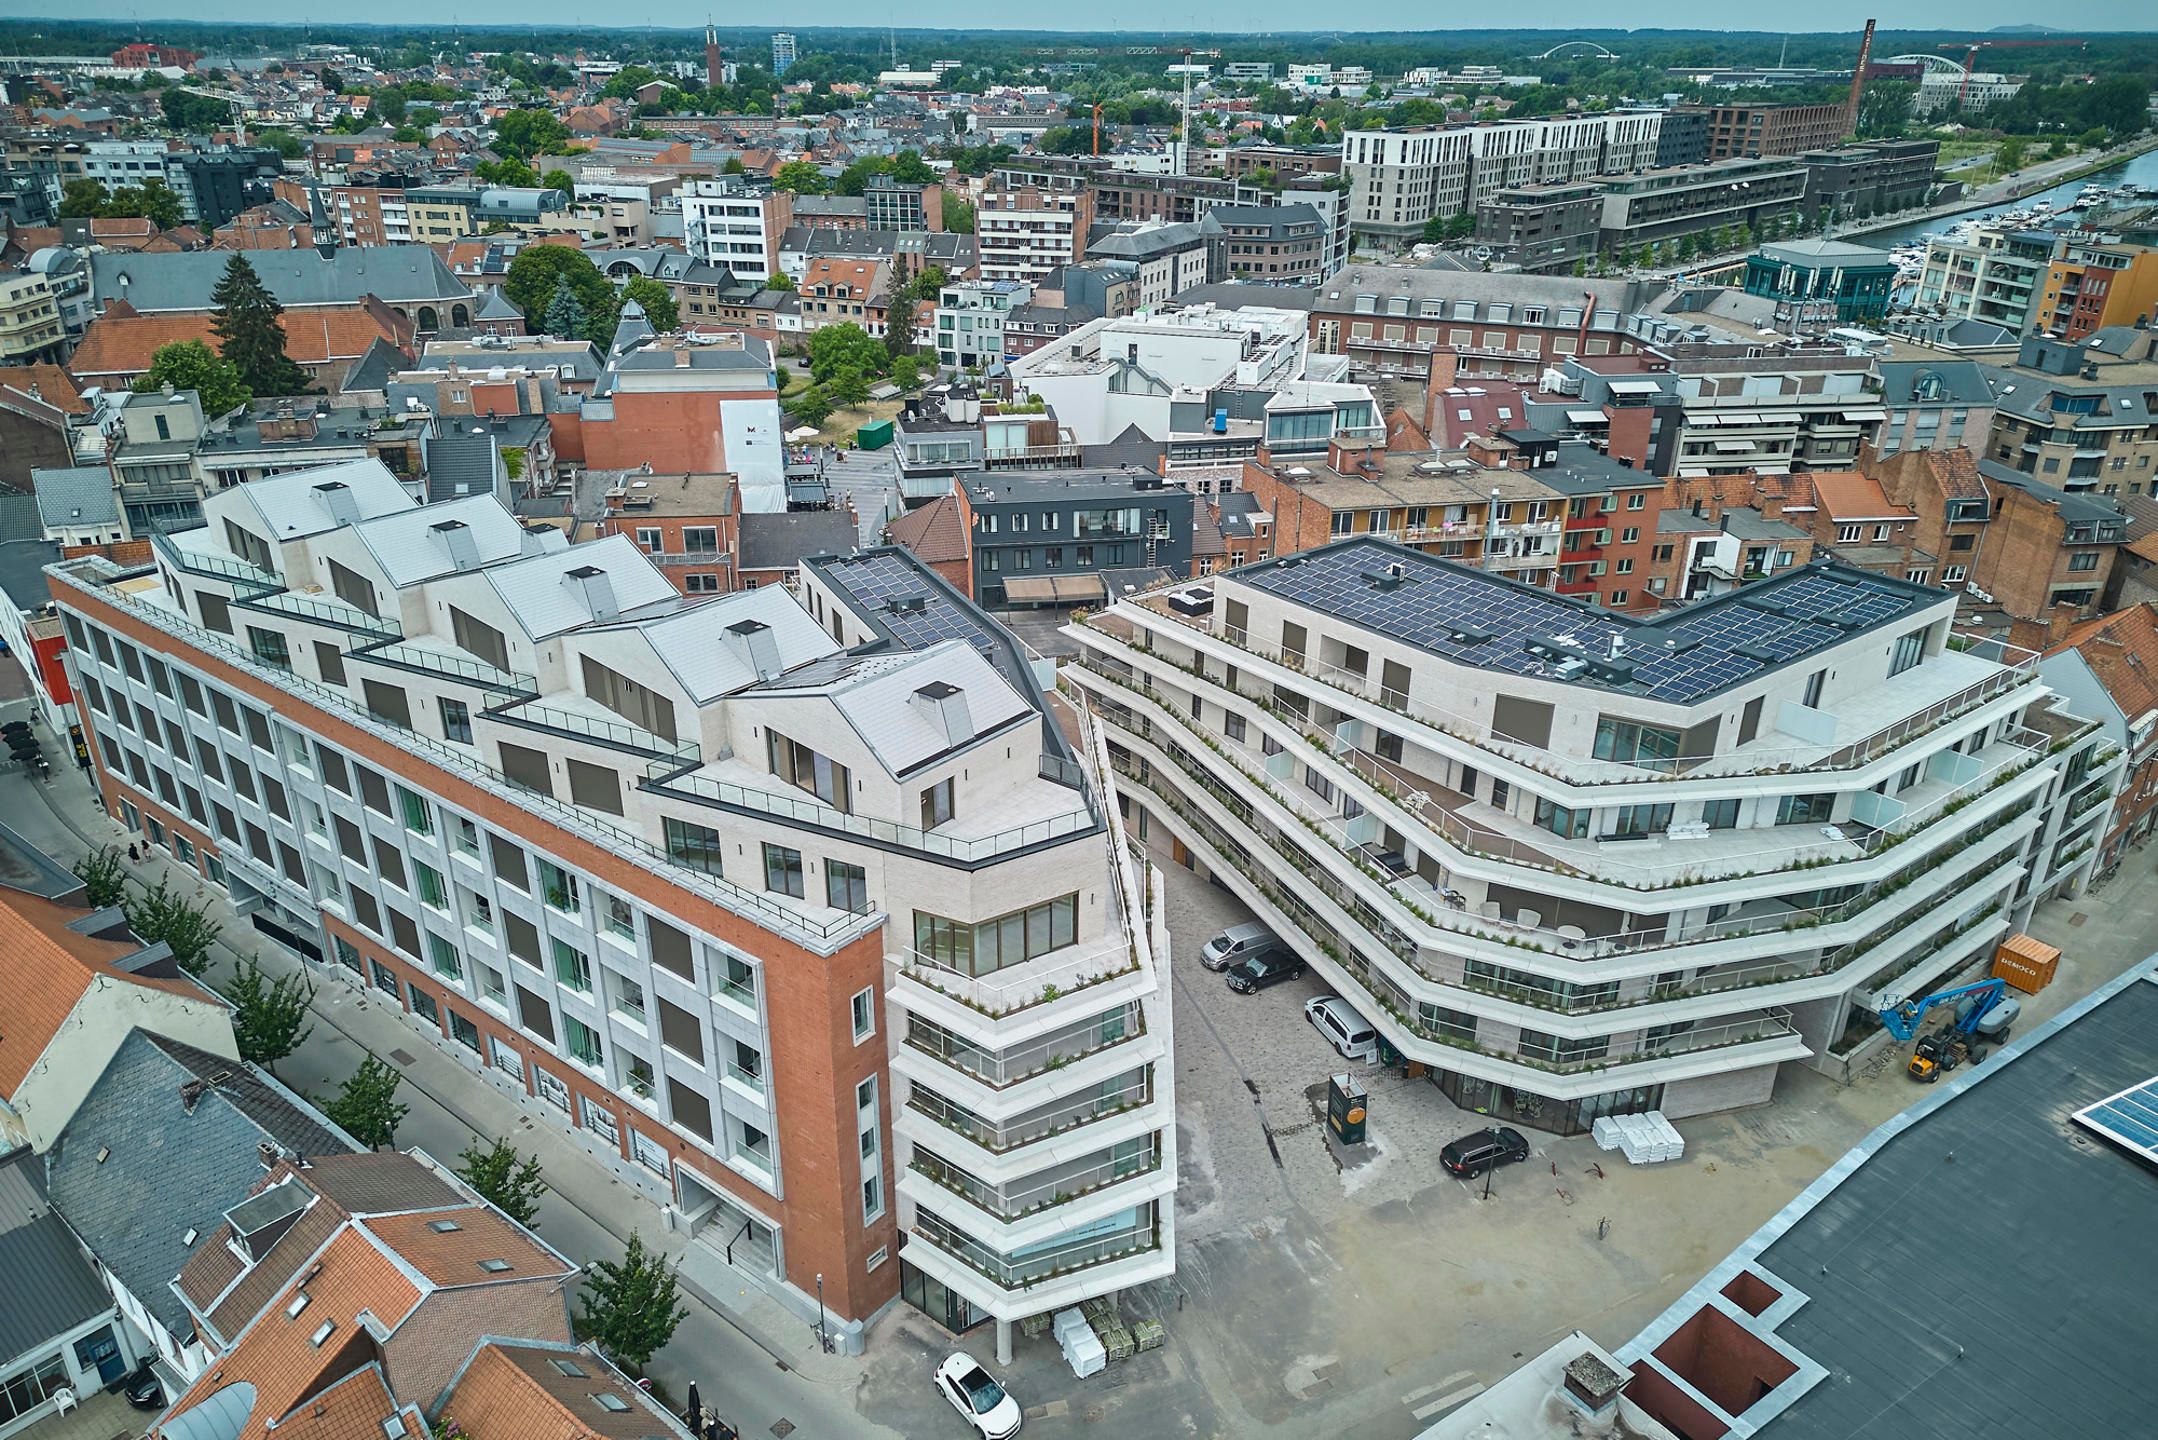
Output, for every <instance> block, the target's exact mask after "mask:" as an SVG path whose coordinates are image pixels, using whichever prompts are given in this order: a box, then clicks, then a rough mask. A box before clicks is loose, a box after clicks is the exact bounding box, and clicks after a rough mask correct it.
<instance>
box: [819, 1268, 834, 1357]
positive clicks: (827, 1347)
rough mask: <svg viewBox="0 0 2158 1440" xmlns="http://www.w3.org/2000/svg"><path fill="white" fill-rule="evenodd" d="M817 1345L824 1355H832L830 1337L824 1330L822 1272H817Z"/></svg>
mask: <svg viewBox="0 0 2158 1440" xmlns="http://www.w3.org/2000/svg"><path fill="white" fill-rule="evenodd" d="M817 1344H818V1345H819V1346H820V1347H821V1348H822V1349H823V1351H824V1353H825V1354H827V1355H829V1354H831V1353H832V1337H831V1335H830V1333H829V1332H827V1331H826V1330H825V1328H824V1272H823V1271H822V1270H819V1271H818V1272H817Z"/></svg>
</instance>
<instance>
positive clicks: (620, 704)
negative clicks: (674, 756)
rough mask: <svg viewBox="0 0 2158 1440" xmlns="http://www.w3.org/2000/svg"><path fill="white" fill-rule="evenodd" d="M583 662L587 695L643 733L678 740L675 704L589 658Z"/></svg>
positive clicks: (585, 658) (585, 657)
mask: <svg viewBox="0 0 2158 1440" xmlns="http://www.w3.org/2000/svg"><path fill="white" fill-rule="evenodd" d="M579 658H580V659H581V660H582V661H583V664H584V693H585V694H587V695H589V696H591V697H592V698H593V699H594V700H597V701H598V702H599V703H600V704H602V705H604V706H606V707H607V708H608V709H609V710H612V711H613V712H614V713H615V714H617V715H619V716H621V717H622V718H623V719H624V720H627V721H629V723H630V724H632V725H635V726H637V727H638V728H639V729H642V730H649V731H650V732H651V733H653V734H654V735H660V736H664V737H665V738H667V739H669V740H672V739H674V738H675V734H674V702H673V701H671V700H669V699H668V698H667V697H666V696H664V695H661V694H658V693H656V692H654V691H652V690H649V689H647V688H646V687H644V686H642V685H640V684H638V683H637V682H636V681H634V680H632V679H630V678H629V677H628V676H627V675H619V674H617V673H615V672H614V671H613V670H610V669H608V668H607V667H606V666H605V665H602V664H600V663H599V662H598V661H597V660H594V659H593V658H592V657H591V656H589V655H585V656H581V657H579Z"/></svg>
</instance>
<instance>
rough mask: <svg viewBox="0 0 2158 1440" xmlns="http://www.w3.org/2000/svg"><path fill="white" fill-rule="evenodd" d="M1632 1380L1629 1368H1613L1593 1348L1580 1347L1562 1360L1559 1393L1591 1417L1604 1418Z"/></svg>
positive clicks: (1616, 1407) (1613, 1410)
mask: <svg viewBox="0 0 2158 1440" xmlns="http://www.w3.org/2000/svg"><path fill="white" fill-rule="evenodd" d="M1584 1343H1586V1341H1585V1340H1584ZM1632 1380H1633V1371H1631V1370H1628V1369H1625V1368H1623V1367H1618V1368H1614V1367H1613V1366H1612V1365H1611V1364H1610V1363H1609V1362H1607V1361H1606V1360H1605V1359H1604V1358H1603V1357H1602V1356H1601V1355H1599V1354H1597V1353H1596V1352H1595V1351H1593V1350H1586V1349H1584V1350H1583V1351H1582V1352H1581V1353H1580V1354H1579V1355H1576V1356H1575V1357H1574V1358H1573V1359H1571V1360H1569V1361H1567V1362H1566V1369H1565V1370H1564V1371H1563V1372H1562V1374H1561V1378H1560V1382H1559V1393H1560V1394H1562V1395H1564V1396H1565V1397H1566V1399H1567V1400H1568V1401H1569V1402H1570V1403H1571V1404H1572V1405H1573V1406H1574V1407H1575V1408H1576V1409H1578V1410H1580V1411H1581V1412H1582V1413H1583V1414H1585V1415H1587V1416H1589V1417H1590V1418H1591V1419H1599V1420H1600V1419H1608V1418H1610V1417H1611V1416H1612V1415H1614V1414H1615V1413H1616V1412H1617V1410H1618V1403H1619V1397H1620V1396H1621V1395H1622V1394H1624V1393H1625V1390H1626V1386H1627V1385H1628V1384H1629V1383H1630V1382H1631V1381H1632Z"/></svg>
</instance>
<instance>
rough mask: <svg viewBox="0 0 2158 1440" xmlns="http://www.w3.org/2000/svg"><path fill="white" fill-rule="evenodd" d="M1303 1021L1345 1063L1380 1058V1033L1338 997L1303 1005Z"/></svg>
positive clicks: (1334, 996)
mask: <svg viewBox="0 0 2158 1440" xmlns="http://www.w3.org/2000/svg"><path fill="white" fill-rule="evenodd" d="M1304 1018H1305V1019H1306V1020H1309V1021H1310V1022H1311V1023H1312V1024H1313V1025H1315V1026H1317V1027H1318V1030H1319V1033H1320V1034H1321V1035H1324V1036H1325V1037H1326V1043H1327V1044H1329V1045H1331V1046H1333V1047H1334V1048H1335V1049H1336V1050H1339V1051H1340V1052H1341V1057H1342V1058H1343V1059H1344V1060H1376V1059H1378V1058H1379V1032H1378V1031H1377V1030H1376V1029H1374V1028H1373V1027H1372V1024H1371V1022H1370V1021H1369V1020H1366V1019H1365V1018H1364V1017H1363V1016H1361V1015H1359V1014H1357V1013H1356V1007H1355V1006H1353V1005H1351V1004H1350V1003H1349V1002H1348V1001H1346V1000H1344V999H1342V998H1341V997H1340V996H1339V995H1319V996H1315V997H1313V998H1312V999H1309V1000H1306V1001H1305V1002H1304Z"/></svg>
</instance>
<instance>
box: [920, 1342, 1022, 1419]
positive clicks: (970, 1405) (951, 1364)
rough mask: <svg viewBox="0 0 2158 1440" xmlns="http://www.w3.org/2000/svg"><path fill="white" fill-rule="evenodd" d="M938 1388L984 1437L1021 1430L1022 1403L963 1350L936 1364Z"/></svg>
mask: <svg viewBox="0 0 2158 1440" xmlns="http://www.w3.org/2000/svg"><path fill="white" fill-rule="evenodd" d="M937 1389H939V1390H941V1391H942V1392H943V1393H944V1398H945V1399H947V1400H949V1401H951V1402H952V1408H953V1409H954V1410H957V1411H958V1412H959V1413H960V1414H961V1415H964V1416H965V1417H966V1421H967V1423H968V1424H969V1425H972V1426H973V1427H974V1430H975V1433H976V1434H978V1435H980V1436H982V1437H983V1440H1005V1437H1006V1436H1009V1435H1017V1434H1018V1433H1019V1402H1018V1401H1017V1400H1014V1399H1012V1397H1011V1396H1009V1395H1007V1394H1005V1393H1004V1387H1003V1386H1002V1385H999V1384H998V1383H997V1382H996V1381H995V1380H994V1379H993V1378H991V1376H990V1374H989V1372H988V1371H987V1370H984V1369H983V1368H982V1367H981V1366H979V1365H977V1364H975V1363H974V1357H973V1356H972V1355H968V1354H966V1353H965V1352H964V1351H958V1352H954V1353H953V1354H951V1355H948V1356H946V1357H945V1360H944V1363H943V1364H942V1365H939V1366H938V1367H937Z"/></svg>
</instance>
